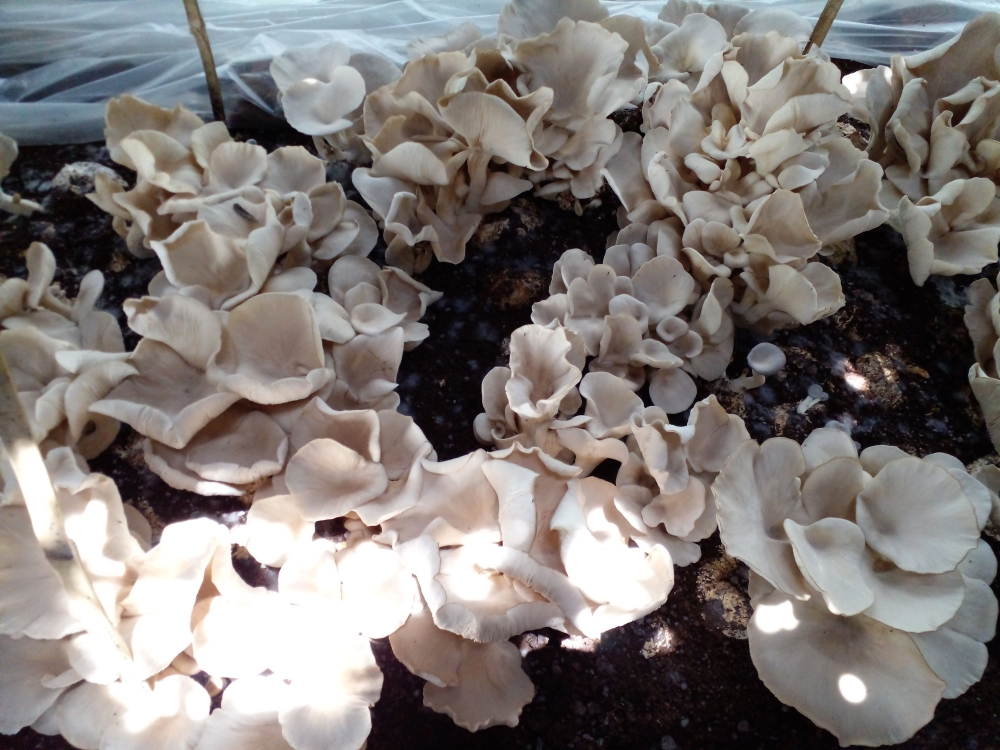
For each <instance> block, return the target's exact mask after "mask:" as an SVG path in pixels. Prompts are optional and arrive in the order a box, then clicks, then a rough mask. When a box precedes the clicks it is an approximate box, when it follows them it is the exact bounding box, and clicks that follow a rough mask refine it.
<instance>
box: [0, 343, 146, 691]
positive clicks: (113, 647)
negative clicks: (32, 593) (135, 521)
mask: <svg viewBox="0 0 1000 750" xmlns="http://www.w3.org/2000/svg"><path fill="white" fill-rule="evenodd" d="M0 441H2V443H3V447H4V448H5V449H6V451H7V457H8V459H9V460H10V464H11V467H12V468H13V470H14V476H16V477H17V482H18V485H19V486H20V488H21V494H22V495H23V496H24V504H25V506H26V507H27V509H28V516H29V517H30V518H31V527H32V529H33V530H34V532H35V537H37V539H38V544H39V545H40V546H41V548H42V552H44V554H45V559H46V560H47V561H48V563H49V564H50V565H51V566H52V568H53V569H54V570H55V572H56V574H57V575H58V576H59V579H60V580H61V581H62V584H63V586H64V587H65V589H66V593H67V594H68V595H69V597H70V599H71V600H72V601H73V603H74V605H76V606H75V607H74V611H75V613H76V614H77V616H78V617H80V619H81V620H82V621H83V624H84V626H85V627H86V629H87V631H88V632H89V633H90V634H91V635H93V636H95V637H102V638H103V639H104V640H105V645H106V646H110V649H109V653H113V654H116V655H117V656H118V657H119V664H118V665H117V669H118V673H119V674H120V675H121V676H122V678H125V679H127V678H129V677H130V676H131V674H132V673H133V672H134V668H135V667H134V663H133V661H132V653H131V651H130V650H129V647H128V646H127V645H126V643H125V641H124V640H123V639H122V636H121V634H120V633H119V632H118V630H117V629H116V628H115V626H114V625H113V624H112V623H111V621H110V620H109V619H108V616H107V614H106V613H105V612H104V608H103V607H102V606H101V603H100V601H99V600H98V598H97V594H96V593H95V592H94V587H93V585H92V584H91V582H90V578H88V577H87V573H86V571H84V569H83V565H82V563H81V562H80V557H79V555H78V553H77V550H76V546H75V545H74V544H73V541H72V540H71V539H70V538H69V537H68V536H67V535H66V527H65V523H64V521H63V514H62V509H61V508H60V507H59V500H58V499H57V498H56V492H55V489H54V488H53V486H52V482H51V480H50V479H49V472H48V469H46V467H45V462H44V460H43V459H42V453H41V451H40V450H39V449H38V444H37V443H36V442H35V441H34V438H32V436H31V427H30V426H29V423H28V418H27V415H26V414H25V412H24V406H23V405H22V404H21V399H20V397H19V396H18V394H17V388H16V387H15V386H14V379H13V378H12V377H11V374H10V369H9V367H8V366H7V360H6V359H5V358H4V356H3V354H0Z"/></svg>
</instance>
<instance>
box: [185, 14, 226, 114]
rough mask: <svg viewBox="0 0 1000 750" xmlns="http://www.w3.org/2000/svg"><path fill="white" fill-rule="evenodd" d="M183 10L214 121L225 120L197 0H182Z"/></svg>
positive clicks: (224, 107)
mask: <svg viewBox="0 0 1000 750" xmlns="http://www.w3.org/2000/svg"><path fill="white" fill-rule="evenodd" d="M184 10H185V11H187V17H188V26H189V27H190V28H191V36H193V37H194V40H195V42H197V43H198V52H200V53H201V64H202V67H204V68H205V82H206V83H207V84H208V98H209V99H210V100H211V101H212V115H213V117H215V120H216V122H225V121H226V106H225V104H224V103H223V101H222V87H221V86H219V74H218V73H217V72H216V70H215V56H214V55H212V45H211V44H209V41H208V30H207V29H206V28H205V19H204V18H202V17H201V8H199V7H198V0H184Z"/></svg>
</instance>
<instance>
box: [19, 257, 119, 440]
mask: <svg viewBox="0 0 1000 750" xmlns="http://www.w3.org/2000/svg"><path fill="white" fill-rule="evenodd" d="M26 259H27V265H28V279H27V280H24V279H19V278H10V279H7V280H5V281H4V282H3V283H2V284H0V327H2V329H3V330H2V331H0V352H2V353H3V356H4V359H6V361H7V363H8V366H9V367H10V370H11V375H12V377H13V379H14V386H15V387H16V388H17V392H18V395H19V396H20V399H21V402H22V404H23V405H24V409H25V412H26V413H27V415H28V420H29V423H30V425H31V432H32V437H33V438H34V439H35V441H36V442H38V443H44V444H46V445H50V446H57V445H68V446H74V447H75V449H76V451H77V452H79V453H80V454H81V455H83V456H84V457H86V458H93V457H95V456H97V455H98V454H99V453H101V452H102V451H103V450H104V449H105V448H107V447H108V446H109V445H111V443H112V442H113V441H114V439H115V437H116V436H117V435H118V428H119V423H118V421H117V420H116V419H114V418H110V417H107V416H105V415H101V414H96V413H93V412H91V411H90V407H91V405H92V404H93V403H94V402H95V401H97V400H99V399H100V398H102V397H103V396H105V395H106V394H107V393H108V392H109V391H110V390H111V389H112V388H114V387H115V386H116V385H118V384H119V383H120V382H121V381H122V380H123V379H125V378H126V377H128V376H129V375H131V374H134V373H135V369H134V368H133V367H132V366H131V365H130V364H128V362H127V359H128V354H127V353H126V352H125V344H124V342H123V340H122V333H121V329H119V328H118V321H116V320H115V318H114V316H113V315H111V314H110V313H107V312H104V311H102V310H95V309H94V307H95V305H96V304H97V300H98V298H100V296H101V292H102V290H103V289H104V276H103V275H102V274H101V272H100V271H97V270H94V271H90V272H89V273H88V274H87V275H86V276H84V277H83V279H81V281H80V288H79V291H78V293H77V296H76V298H75V299H72V300H71V299H69V298H67V296H66V294H65V293H64V292H63V290H62V288H61V287H60V285H59V284H53V283H52V279H53V277H54V276H55V272H56V259H55V256H54V255H53V254H52V251H51V250H49V248H48V247H47V246H45V245H43V244H41V243H40V242H35V243H33V244H32V245H31V247H29V248H28V251H27V253H26Z"/></svg>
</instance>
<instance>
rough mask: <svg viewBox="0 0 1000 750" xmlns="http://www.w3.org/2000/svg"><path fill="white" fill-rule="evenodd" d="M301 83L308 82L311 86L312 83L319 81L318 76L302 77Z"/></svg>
mask: <svg viewBox="0 0 1000 750" xmlns="http://www.w3.org/2000/svg"><path fill="white" fill-rule="evenodd" d="M302 83H308V84H309V85H310V86H311V85H313V84H314V83H319V79H318V78H303V79H302Z"/></svg>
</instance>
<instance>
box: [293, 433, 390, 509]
mask: <svg viewBox="0 0 1000 750" xmlns="http://www.w3.org/2000/svg"><path fill="white" fill-rule="evenodd" d="M285 481H286V482H287V484H288V489H289V491H290V492H291V494H292V497H293V498H294V499H295V503H296V504H297V506H298V510H299V513H300V514H301V515H302V517H303V518H304V519H306V520H308V521H321V520H324V519H328V518H339V517H341V516H345V515H347V513H349V512H350V511H352V510H354V508H356V507H358V506H360V505H363V504H364V503H366V502H368V501H369V500H373V499H375V498H376V497H378V496H379V495H381V494H382V493H383V492H385V490H386V487H387V486H388V481H389V480H388V477H387V476H386V473H385V469H384V468H382V466H381V464H378V463H375V462H373V461H370V460H368V459H366V458H365V457H364V456H362V455H360V454H359V453H358V452H357V451H354V450H352V449H351V448H348V447H347V446H346V445H343V444H341V443H339V442H337V441H336V440H333V439H330V438H317V439H316V440H313V441H311V442H309V443H307V444H306V445H305V446H303V447H302V448H301V449H299V450H298V451H297V452H296V453H295V455H294V456H292V457H291V458H290V459H289V460H288V466H287V468H286V470H285Z"/></svg>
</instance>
